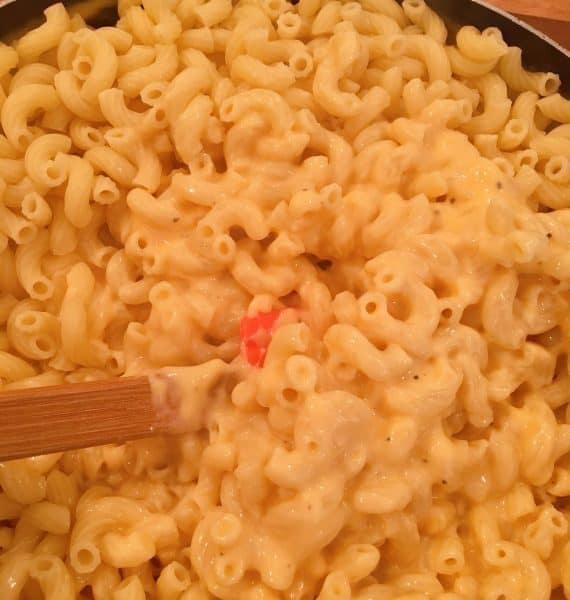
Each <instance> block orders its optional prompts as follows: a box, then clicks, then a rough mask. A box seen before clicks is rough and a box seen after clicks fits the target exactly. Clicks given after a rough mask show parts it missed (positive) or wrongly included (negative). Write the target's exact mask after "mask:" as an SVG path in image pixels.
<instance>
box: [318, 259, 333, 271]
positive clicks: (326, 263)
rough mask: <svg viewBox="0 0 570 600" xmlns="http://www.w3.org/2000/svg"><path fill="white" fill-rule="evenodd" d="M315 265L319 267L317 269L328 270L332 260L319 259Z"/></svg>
mask: <svg viewBox="0 0 570 600" xmlns="http://www.w3.org/2000/svg"><path fill="white" fill-rule="evenodd" d="M317 267H319V269H320V270H321V271H328V270H329V269H330V268H331V267H332V261H330V260H319V262H318V263H317Z"/></svg>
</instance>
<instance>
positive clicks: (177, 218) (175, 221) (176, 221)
mask: <svg viewBox="0 0 570 600" xmlns="http://www.w3.org/2000/svg"><path fill="white" fill-rule="evenodd" d="M178 221H180V217H174V218H173V219H172V222H173V223H178Z"/></svg>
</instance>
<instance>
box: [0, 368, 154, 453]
mask: <svg viewBox="0 0 570 600" xmlns="http://www.w3.org/2000/svg"><path fill="white" fill-rule="evenodd" d="M159 429H160V427H159V428H157V427H156V423H155V412H154V409H153V405H152V398H151V388H150V384H149V380H148V378H147V377H124V378H118V379H109V380H104V381H93V382H88V383H77V384H72V385H57V386H52V387H43V388H33V389H22V390H14V391H11V392H7V393H3V394H0V461H4V460H10V459H14V458H22V457H25V456H34V455H40V454H49V453H52V452H61V451H64V450H72V449H75V448H86V447H88V446H98V445H102V444H108V443H111V442H124V441H126V440H131V439H137V438H142V437H146V436H149V435H151V434H153V433H161V431H159Z"/></svg>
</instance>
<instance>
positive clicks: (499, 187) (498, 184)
mask: <svg viewBox="0 0 570 600" xmlns="http://www.w3.org/2000/svg"><path fill="white" fill-rule="evenodd" d="M497 189H498V190H502V189H503V184H502V183H501V182H500V181H497Z"/></svg>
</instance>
